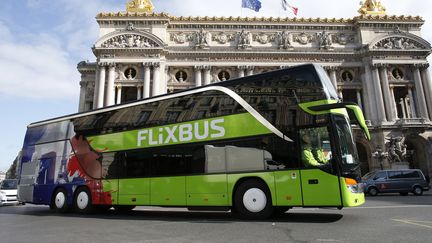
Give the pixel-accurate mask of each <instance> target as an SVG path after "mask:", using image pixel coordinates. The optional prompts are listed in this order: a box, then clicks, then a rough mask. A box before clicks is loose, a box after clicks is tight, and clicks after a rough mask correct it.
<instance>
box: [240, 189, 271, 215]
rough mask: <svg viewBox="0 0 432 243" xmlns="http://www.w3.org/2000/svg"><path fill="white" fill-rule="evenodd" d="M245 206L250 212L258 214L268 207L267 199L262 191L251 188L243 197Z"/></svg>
mask: <svg viewBox="0 0 432 243" xmlns="http://www.w3.org/2000/svg"><path fill="white" fill-rule="evenodd" d="M243 205H244V206H245V208H246V209H247V210H248V211H250V212H253V213H257V212H260V211H262V210H263V209H264V208H265V207H266V205H267V197H266V195H265V193H264V192H263V191H262V190H261V189H258V188H251V189H249V190H247V191H246V192H245V193H244V195H243Z"/></svg>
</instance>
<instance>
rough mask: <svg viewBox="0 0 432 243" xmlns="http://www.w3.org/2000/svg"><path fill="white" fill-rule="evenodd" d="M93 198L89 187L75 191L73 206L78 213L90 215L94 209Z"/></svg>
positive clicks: (82, 187)
mask: <svg viewBox="0 0 432 243" xmlns="http://www.w3.org/2000/svg"><path fill="white" fill-rule="evenodd" d="M92 202H93V201H92V196H91V193H90V190H89V189H88V187H87V186H80V187H78V188H77V189H76V190H75V193H74V200H73V205H74V208H75V211H76V212H77V213H90V212H91V211H92V209H93V203H92Z"/></svg>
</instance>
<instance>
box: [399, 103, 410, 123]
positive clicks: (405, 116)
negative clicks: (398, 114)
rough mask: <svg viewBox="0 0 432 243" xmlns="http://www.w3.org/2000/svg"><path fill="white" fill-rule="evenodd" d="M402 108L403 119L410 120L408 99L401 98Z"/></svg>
mask: <svg viewBox="0 0 432 243" xmlns="http://www.w3.org/2000/svg"><path fill="white" fill-rule="evenodd" d="M399 104H400V106H401V107H402V117H403V118H404V119H406V118H408V115H407V114H408V110H407V103H406V98H401V99H400V101H399Z"/></svg>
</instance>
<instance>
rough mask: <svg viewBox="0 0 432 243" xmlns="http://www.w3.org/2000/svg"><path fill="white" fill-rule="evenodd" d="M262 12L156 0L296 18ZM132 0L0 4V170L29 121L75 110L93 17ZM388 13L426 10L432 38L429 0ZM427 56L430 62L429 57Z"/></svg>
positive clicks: (171, 5) (313, 9)
mask: <svg viewBox="0 0 432 243" xmlns="http://www.w3.org/2000/svg"><path fill="white" fill-rule="evenodd" d="M260 1H261V3H262V8H261V9H260V11H259V12H254V11H253V10H249V9H242V8H241V0H200V1H196V0H152V2H153V5H154V7H155V10H154V11H155V12H157V13H159V12H165V13H168V14H170V15H173V16H242V17H246V16H250V17H252V16H258V17H261V16H265V17H271V16H273V17H294V15H293V13H292V12H289V11H283V10H282V8H281V0H260ZM126 2H128V0H2V1H1V5H0V136H1V139H0V171H6V170H7V169H8V168H9V166H10V164H12V162H13V160H14V158H15V157H16V155H17V154H18V152H19V151H20V150H21V147H22V143H23V139H24V135H25V131H26V126H27V125H28V124H29V123H31V122H36V121H40V120H45V119H49V118H53V117H57V116H62V115H67V114H71V113H75V112H77V111H78V100H79V82H80V75H79V72H78V71H77V68H76V66H77V64H78V63H79V62H80V61H83V60H89V61H95V56H94V55H93V53H92V51H91V47H92V46H93V45H94V43H95V42H96V41H97V39H98V35H99V28H98V25H97V23H96V20H95V16H96V15H97V14H98V13H100V12H121V11H125V6H126ZM359 2H360V1H359V0H327V1H323V0H288V3H290V4H291V5H292V6H295V7H298V9H299V12H298V16H297V17H305V18H318V17H320V18H353V17H355V16H358V15H359V14H358V13H357V10H358V9H359V6H360V5H359ZM381 2H382V4H383V5H384V6H385V7H386V8H387V14H388V15H411V16H421V17H423V19H424V20H425V21H426V23H425V25H424V26H423V28H422V36H423V38H424V39H426V40H427V41H428V42H430V43H432V1H425V0H381ZM429 61H432V60H431V59H430V58H429Z"/></svg>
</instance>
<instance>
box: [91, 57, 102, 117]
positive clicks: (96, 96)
mask: <svg viewBox="0 0 432 243" xmlns="http://www.w3.org/2000/svg"><path fill="white" fill-rule="evenodd" d="M99 70H100V68H99V64H98V65H96V74H95V85H94V88H93V107H92V109H96V108H97V102H98V96H99V94H98V87H99Z"/></svg>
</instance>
